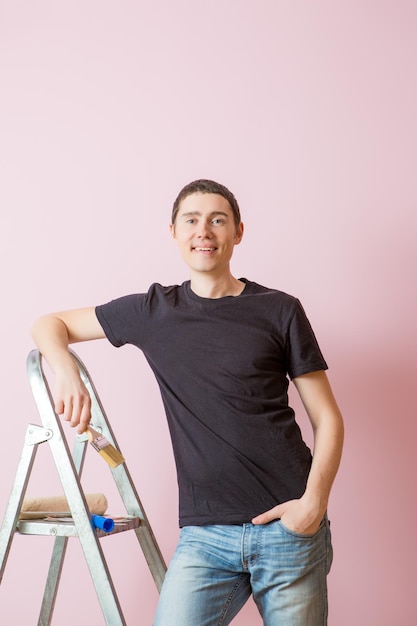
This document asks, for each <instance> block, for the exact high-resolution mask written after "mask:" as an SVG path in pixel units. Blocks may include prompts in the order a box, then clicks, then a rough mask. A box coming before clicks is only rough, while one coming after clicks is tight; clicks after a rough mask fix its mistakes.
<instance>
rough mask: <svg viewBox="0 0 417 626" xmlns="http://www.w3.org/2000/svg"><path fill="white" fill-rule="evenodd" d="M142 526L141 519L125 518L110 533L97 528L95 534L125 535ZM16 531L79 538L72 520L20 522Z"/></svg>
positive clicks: (117, 521) (24, 533)
mask: <svg viewBox="0 0 417 626" xmlns="http://www.w3.org/2000/svg"><path fill="white" fill-rule="evenodd" d="M140 524H141V519H140V517H124V518H123V519H122V520H118V519H116V520H114V528H113V530H112V531H111V532H110V533H106V532H105V531H104V530H101V529H100V528H96V529H95V532H96V535H97V536H98V537H100V538H101V537H108V536H109V535H115V534H117V533H123V532H125V531H126V530H134V529H135V528H139V526H140ZM16 530H17V531H18V532H19V533H20V534H21V535H47V536H51V537H78V532H77V529H76V527H75V524H74V522H73V521H72V520H68V521H63V520H56V519H42V520H19V521H18V523H17V527H16Z"/></svg>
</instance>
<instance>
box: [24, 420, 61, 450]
mask: <svg viewBox="0 0 417 626" xmlns="http://www.w3.org/2000/svg"><path fill="white" fill-rule="evenodd" d="M53 436H54V432H53V430H51V429H50V428H43V426H36V424H29V425H28V427H27V430H26V437H25V444H26V445H27V446H34V445H35V444H37V443H43V442H44V441H48V439H52V437H53Z"/></svg>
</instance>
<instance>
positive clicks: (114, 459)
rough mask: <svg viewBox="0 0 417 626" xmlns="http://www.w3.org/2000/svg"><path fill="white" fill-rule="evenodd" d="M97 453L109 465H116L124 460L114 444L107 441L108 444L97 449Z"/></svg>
mask: <svg viewBox="0 0 417 626" xmlns="http://www.w3.org/2000/svg"><path fill="white" fill-rule="evenodd" d="M98 453H99V455H100V456H102V457H103V459H104V460H105V461H106V462H107V463H108V464H109V465H110V467H117V466H118V465H121V464H122V463H124V462H125V459H124V456H123V455H122V454H121V453H120V452H119V451H118V450H116V448H115V447H114V446H112V445H111V443H109V445H108V446H106V447H105V448H102V449H101V450H99V452H98Z"/></svg>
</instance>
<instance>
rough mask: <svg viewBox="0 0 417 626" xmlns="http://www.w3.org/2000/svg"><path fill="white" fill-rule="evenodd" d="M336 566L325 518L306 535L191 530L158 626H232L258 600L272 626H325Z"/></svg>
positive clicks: (273, 526)
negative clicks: (328, 580)
mask: <svg viewBox="0 0 417 626" xmlns="http://www.w3.org/2000/svg"><path fill="white" fill-rule="evenodd" d="M331 562H332V547H331V538H330V528H329V522H328V520H327V518H325V519H324V520H323V521H322V523H321V525H320V528H319V530H318V531H317V533H315V534H314V535H301V534H298V533H295V532H292V531H290V530H289V529H287V528H286V527H285V526H284V525H283V524H282V522H281V521H280V520H277V521H275V522H271V523H270V524H266V525H263V526H255V525H253V524H243V525H242V526H232V525H231V526H202V527H199V526H186V527H185V528H183V529H182V530H181V534H180V539H179V542H178V546H177V549H176V551H175V554H174V556H173V558H172V561H171V564H170V566H169V568H168V572H167V574H166V577H165V581H164V584H163V586H162V590H161V596H160V600H159V604H158V608H157V612H156V618H155V622H154V626H225V625H226V624H230V622H231V621H232V619H233V618H234V617H235V616H236V615H237V613H238V612H239V610H240V609H241V608H242V606H243V605H244V604H245V602H246V601H247V599H248V598H249V597H250V595H251V594H253V598H254V600H255V602H256V605H257V607H258V610H259V612H260V614H261V616H262V619H263V623H264V626H325V625H326V624H327V583H326V576H327V574H328V573H329V570H330V566H331Z"/></svg>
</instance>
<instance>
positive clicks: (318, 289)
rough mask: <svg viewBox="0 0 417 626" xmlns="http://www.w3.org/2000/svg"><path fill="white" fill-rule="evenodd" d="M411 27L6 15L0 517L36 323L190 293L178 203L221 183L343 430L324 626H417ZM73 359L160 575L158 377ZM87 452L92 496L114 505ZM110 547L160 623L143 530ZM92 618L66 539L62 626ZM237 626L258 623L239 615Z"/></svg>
mask: <svg viewBox="0 0 417 626" xmlns="http://www.w3.org/2000/svg"><path fill="white" fill-rule="evenodd" d="M416 27H417V7H416V4H415V3H414V2H410V1H407V0H395V1H394V0H384V1H373V0H360V1H345V2H343V1H341V2H334V1H333V0H319V1H317V2H310V1H308V0H300V1H298V2H282V1H274V0H257V1H256V2H255V1H253V0H246V1H245V2H242V1H240V0H229V1H227V2H224V1H221V0H212V1H211V2H210V3H207V2H196V1H195V0H178V1H177V2H171V0H161V1H160V2H153V3H152V2H140V1H136V2H135V1H134V0H120V1H119V2H117V3H111V2H103V1H102V0H100V1H99V0H83V1H82V2H71V3H56V2H51V1H47V0H38V1H37V2H36V3H34V2H29V1H28V0H26V1H25V0H23V1H22V2H18V3H17V2H12V1H9V2H7V0H6V1H3V2H1V3H0V138H1V140H0V198H1V199H0V202H1V240H2V243H1V246H0V264H1V268H2V279H1V282H2V302H3V306H2V311H1V316H2V317H1V319H2V331H3V332H2V362H1V364H0V368H1V373H0V376H1V381H2V423H3V426H2V436H3V445H2V455H1V461H0V463H1V476H2V479H1V484H0V515H1V517H2V516H3V512H4V510H5V507H6V503H7V499H8V496H9V492H10V488H11V485H12V481H13V478H14V473H15V469H16V465H17V461H18V457H19V455H20V451H21V446H22V443H23V436H24V432H25V428H26V424H27V423H28V422H35V423H36V422H37V421H38V418H37V414H36V410H35V408H34V404H33V400H32V397H31V393H30V391H29V388H28V384H27V379H26V373H25V359H26V354H27V352H28V351H29V350H30V349H31V348H32V341H31V339H30V336H29V327H30V324H31V322H32V320H33V319H34V318H35V317H36V316H38V315H39V314H41V313H43V312H48V311H51V310H57V309H64V308H69V307H77V306H81V305H88V304H96V303H100V302H104V301H106V300H107V299H110V298H111V297H115V296H118V295H122V294H125V293H128V292H132V291H141V290H145V289H146V288H147V286H148V285H149V283H150V282H152V281H154V280H157V281H159V282H162V283H171V282H180V281H182V280H184V279H185V278H186V277H187V276H186V270H185V268H184V267H183V265H182V262H181V261H180V260H179V259H178V255H177V251H176V249H175V247H174V246H173V245H172V243H171V241H170V238H169V235H168V228H167V224H168V221H169V212H170V207H171V204H172V201H173V198H174V196H175V194H176V192H177V191H178V189H179V188H180V187H181V186H182V185H183V184H184V183H186V182H188V181H189V180H191V179H193V178H195V177H200V176H202V177H213V178H218V179H219V180H221V181H223V182H224V183H225V184H227V185H228V186H230V187H231V188H232V189H233V190H234V191H235V193H236V195H237V197H238V198H239V200H240V203H241V208H242V213H243V215H244V217H245V222H246V236H245V240H244V242H243V243H242V245H241V246H240V247H239V249H237V250H236V258H235V262H234V272H235V273H236V274H238V275H243V276H247V277H248V278H251V279H254V280H257V281H258V282H261V283H265V284H267V285H270V286H273V287H277V288H280V289H283V290H286V291H289V292H290V293H293V294H295V295H297V296H298V297H300V298H301V300H302V302H303V303H304V306H305V308H306V309H307V311H308V314H309V317H310V319H311V321H312V323H313V326H314V328H315V330H316V333H317V335H318V338H319V340H320V343H321V345H322V348H323V350H324V352H325V354H326V357H327V359H328V361H329V364H330V368H331V369H330V376H331V380H332V382H333V385H334V389H335V391H336V394H337V396H338V399H339V402H340V405H341V407H342V409H343V412H344V415H345V419H346V428H347V437H346V447H345V454H344V459H343V463H342V467H341V470H340V474H339V476H338V479H337V482H336V484H335V488H334V494H333V499H332V502H331V507H330V511H329V513H330V517H331V519H332V528H333V533H334V544H335V562H334V567H333V570H332V573H331V576H330V583H329V584H330V602H331V612H330V622H329V623H330V626H351V625H352V624H355V625H358V626H362V625H363V626H392V624H401V625H402V626H411V625H412V624H414V623H415V619H416V609H415V597H414V596H415V580H416V563H417V554H416V552H417V551H416V543H415V541H414V538H413V537H414V527H413V525H412V524H413V522H414V521H415V519H416V514H417V510H416V508H417V507H416V497H415V475H416V467H415V455H414V454H413V447H414V438H415V435H416V420H415V376H416V374H417V364H416V348H417V345H416V344H417V333H416V324H415V319H416V286H415V268H416V245H415V237H416V235H415V234H416V229H417V212H416V200H417V192H416V181H415V175H416V156H417V154H416V150H417V141H416V140H417V127H416V121H415V120H416V111H417V81H416V71H415V70H416V67H415V61H416V58H417V37H416V32H417V31H416ZM78 352H79V354H80V355H81V356H82V358H84V359H85V360H86V362H87V365H88V366H89V369H90V370H91V372H92V373H93V375H94V379H95V381H96V384H97V386H98V388H99V390H100V391H101V395H102V399H103V402H104V405H105V407H106V409H107V411H108V413H109V415H110V417H111V418H112V422H113V425H114V427H115V430H116V433H117V436H118V439H119V442H120V444H121V446H122V448H123V451H124V453H125V455H126V457H127V459H128V464H129V468H130V470H131V473H132V474H133V476H134V477H135V479H136V482H137V487H138V490H139V492H140V494H141V497H142V500H143V502H144V505H145V508H146V510H147V513H148V515H149V517H150V519H151V523H152V525H153V527H154V530H155V533H156V535H157V537H158V539H159V541H160V544H161V547H162V549H163V551H164V553H165V555H166V558H167V559H169V557H170V555H171V553H172V550H173V548H174V545H175V541H176V537H177V511H176V507H177V500H176V481H175V476H174V471H173V461H172V456H171V451H170V446H169V441H168V434H167V431H166V427H165V423H164V417H163V412H162V409H161V404H160V400H159V396H158V391H157V389H156V384H155V383H154V381H153V379H152V377H151V375H150V373H149V371H148V369H147V367H146V365H145V363H144V360H143V358H142V357H141V355H138V354H137V352H135V351H134V350H133V349H131V348H126V349H124V350H120V351H117V350H114V349H113V348H112V347H111V346H110V345H109V344H107V343H105V342H98V343H97V344H95V345H83V346H80V347H79V349H78ZM138 378H139V383H138ZM300 421H301V422H302V423H303V424H304V417H303V415H302V412H301V413H300ZM132 435H134V436H135V437H136V438H138V439H135V440H134V439H133V436H132ZM306 437H307V438H309V437H310V434H309V432H308V431H307V432H306ZM90 459H91V467H90V465H88V464H87V467H86V473H85V477H86V490H89V491H96V490H101V489H102V490H104V491H105V492H106V493H107V494H108V497H109V499H110V502H111V506H110V508H111V510H113V511H116V512H117V507H118V500H117V496H116V494H115V493H114V492H113V488H112V487H108V480H109V475H108V473H107V470H106V468H105V466H103V463H102V461H101V460H99V462H98V464H97V463H96V459H95V458H91V456H90V457H89V459H88V461H89V462H90ZM52 469H53V468H51V466H50V459H49V451H48V449H45V450H41V451H40V453H39V458H38V460H37V464H36V470H35V471H34V475H33V481H32V483H31V485H30V487H29V493H30V494H33V495H43V494H46V495H48V494H49V495H50V494H51V493H52V494H53V493H56V492H58V493H59V486H58V483H57V480H56V479H55V478H52V477H51V476H52V475H53V472H52V471H51V470H52ZM51 547H52V544H51V542H50V540H49V539H48V538H39V539H31V538H28V537H19V536H17V537H16V539H15V541H14V544H13V548H12V553H11V556H10V559H9V563H8V566H7V569H6V575H5V578H4V581H3V584H2V586H1V588H0V614H1V621H2V623H7V624H10V625H12V624H16V625H19V626H20V625H23V624H34V623H36V620H37V612H38V609H39V607H40V598H41V594H42V585H43V581H44V579H45V576H46V571H47V564H48V562H49V557H50V550H51ZM103 547H104V548H105V550H106V554H107V555H108V559H109V564H110V567H111V569H112V571H113V572H114V577H115V584H116V587H117V588H118V590H119V594H120V599H121V602H122V605H123V607H124V610H125V614H126V618H127V622H128V624H132V625H133V624H139V623H140V624H149V623H151V621H152V614H153V611H154V607H155V603H156V600H157V597H156V591H155V589H154V586H153V582H152V580H151V578H150V575H149V573H148V571H147V569H146V566H145V564H144V562H143V559H142V556H141V555H140V553H139V551H138V555H139V557H138V558H136V556H134V553H133V551H134V550H136V549H137V548H136V544H135V540H134V538H133V536H132V535H131V534H127V535H123V536H122V537H120V536H119V537H115V538H114V539H109V540H107V541H106V544H104V542H103ZM139 590H141V591H142V594H141V595H139ZM80 612H82V613H83V617H82V620H81V618H79V619H80V620H81V621H80V623H82V624H87V623H94V624H101V623H103V621H102V616H101V612H100V608H99V606H98V603H97V600H96V598H95V594H94V590H93V587H92V584H91V581H90V578H89V574H88V572H87V568H86V566H85V563H84V559H83V556H82V554H81V551H80V548H79V546H78V543H77V542H76V541H74V542H72V543H71V544H70V548H69V551H68V555H67V560H66V567H65V568H64V574H63V578H62V587H61V590H60V593H59V597H58V602H57V607H56V613H55V620H54V623H56V624H59V625H60V626H66V625H67V624H68V625H69V624H72V623H73V616H74V613H76V614H77V615H79V614H80ZM235 623H236V625H240V626H249V625H250V626H255V624H260V623H261V621H260V619H259V617H258V616H257V614H256V611H255V609H254V607H253V606H252V604H248V606H247V607H246V608H245V609H244V612H243V613H242V614H241V615H240V616H239V617H238V618H237V619H236V621H235Z"/></svg>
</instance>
